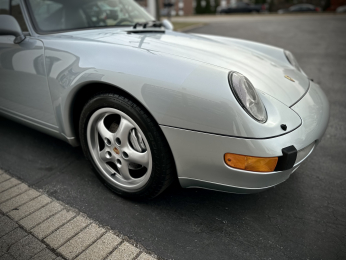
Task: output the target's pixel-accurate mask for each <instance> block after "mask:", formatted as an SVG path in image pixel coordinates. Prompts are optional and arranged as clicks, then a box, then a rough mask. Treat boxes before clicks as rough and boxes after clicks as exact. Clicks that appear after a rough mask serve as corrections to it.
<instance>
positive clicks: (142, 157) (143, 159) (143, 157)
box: [127, 150, 149, 167]
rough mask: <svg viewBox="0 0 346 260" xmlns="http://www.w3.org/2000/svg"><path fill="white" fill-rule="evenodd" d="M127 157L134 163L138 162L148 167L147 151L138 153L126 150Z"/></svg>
mask: <svg viewBox="0 0 346 260" xmlns="http://www.w3.org/2000/svg"><path fill="white" fill-rule="evenodd" d="M127 154H128V156H129V158H128V161H130V162H132V163H136V164H140V165H142V166H145V167H148V165H149V154H148V152H144V153H139V152H137V151H134V150H128V152H127Z"/></svg>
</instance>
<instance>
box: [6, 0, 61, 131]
mask: <svg viewBox="0 0 346 260" xmlns="http://www.w3.org/2000/svg"><path fill="white" fill-rule="evenodd" d="M0 14H10V15H12V16H14V17H15V18H16V20H17V21H18V23H19V24H20V26H21V28H22V31H23V32H24V34H25V35H26V39H25V40H24V41H23V42H21V43H20V44H15V43H14V42H13V40H14V36H10V35H9V36H6V35H4V36H3V35H2V36H0V79H1V80H0V112H2V113H4V114H7V115H9V116H12V117H15V118H17V119H21V120H24V121H26V122H29V123H31V124H35V125H39V126H41V127H44V128H48V129H50V130H53V131H57V126H56V121H55V116H54V112H53V106H52V101H51V97H50V92H49V88H48V83H47V78H46V71H45V57H44V46H43V43H42V42H41V41H39V40H37V39H35V38H34V37H31V36H30V35H29V33H28V32H27V31H28V29H27V26H26V23H25V20H24V17H23V13H22V10H21V8H20V5H19V1H18V0H0Z"/></svg>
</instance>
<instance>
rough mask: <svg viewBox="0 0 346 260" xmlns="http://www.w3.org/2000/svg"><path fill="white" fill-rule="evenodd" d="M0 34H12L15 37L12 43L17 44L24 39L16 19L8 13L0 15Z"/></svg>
mask: <svg viewBox="0 0 346 260" xmlns="http://www.w3.org/2000/svg"><path fill="white" fill-rule="evenodd" d="M0 35H13V36H15V37H16V38H15V39H14V43H16V44H18V43H21V42H22V41H24V40H25V36H24V35H23V32H22V29H20V26H19V24H18V22H17V20H16V19H15V18H14V17H13V16H10V15H5V14H2V15H0Z"/></svg>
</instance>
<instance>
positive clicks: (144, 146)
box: [79, 93, 174, 198]
mask: <svg viewBox="0 0 346 260" xmlns="http://www.w3.org/2000/svg"><path fill="white" fill-rule="evenodd" d="M79 132H80V140H81V145H82V149H83V151H84V154H85V155H86V157H87V159H89V160H90V161H91V163H92V165H93V166H94V168H95V169H96V171H97V173H98V175H99V176H100V177H101V178H102V180H103V181H104V183H105V184H106V185H107V186H108V187H109V188H111V189H112V190H113V191H115V192H116V193H118V194H120V195H122V196H126V197H132V198H153V197H155V196H157V195H158V194H160V193H161V192H162V191H163V190H164V189H165V188H166V187H168V186H169V184H170V183H171V182H172V180H173V176H174V163H173V158H172V154H171V152H170V149H169V147H168V144H167V141H166V139H165V137H164V136H163V133H162V132H161V129H160V128H159V126H158V125H157V124H156V122H155V121H154V120H153V119H152V118H151V116H150V115H148V113H147V112H146V111H145V110H144V109H143V108H141V107H140V106H138V105H137V104H136V103H135V102H133V101H132V100H130V99H127V98H125V97H122V96H119V95H115V94H111V93H103V94H99V95H96V96H94V97H93V98H92V99H91V100H90V101H89V102H88V103H87V104H86V105H85V106H84V108H83V111H82V114H81V117H80V122H79Z"/></svg>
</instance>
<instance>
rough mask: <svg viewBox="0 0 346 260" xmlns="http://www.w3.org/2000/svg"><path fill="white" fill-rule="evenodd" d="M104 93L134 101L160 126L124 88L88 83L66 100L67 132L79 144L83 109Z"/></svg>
mask: <svg viewBox="0 0 346 260" xmlns="http://www.w3.org/2000/svg"><path fill="white" fill-rule="evenodd" d="M104 92H111V93H114V94H118V95H122V96H124V97H126V98H129V99H131V100H133V101H134V102H136V103H137V104H138V105H140V106H141V107H142V108H143V109H144V110H145V111H146V112H147V113H148V114H149V115H150V116H151V118H152V119H153V120H154V121H155V122H156V123H157V124H158V122H157V120H156V119H155V117H154V116H153V115H152V114H151V113H150V111H149V110H148V109H147V108H146V106H145V105H143V104H142V102H140V101H139V100H138V99H137V98H136V97H134V96H133V95H132V94H130V93H129V92H127V91H126V90H124V89H123V88H121V87H118V86H116V85H112V84H109V83H106V82H86V83H83V84H80V85H79V86H76V87H75V90H74V91H73V92H72V91H71V93H70V95H69V97H68V98H66V100H67V102H66V104H65V109H64V110H65V111H67V117H68V120H67V121H68V122H69V124H68V125H67V126H66V127H68V128H69V129H68V131H67V132H68V133H70V135H71V136H72V137H75V138H76V139H77V141H78V142H79V134H78V133H79V129H78V128H79V126H78V124H79V117H80V115H81V112H82V110H83V107H84V106H85V104H86V103H87V102H88V100H89V99H91V98H92V97H93V96H95V95H96V94H98V93H104ZM65 115H66V114H65ZM66 130H67V129H66Z"/></svg>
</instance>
